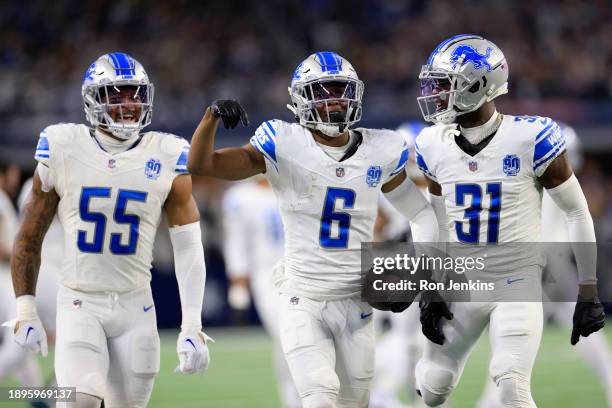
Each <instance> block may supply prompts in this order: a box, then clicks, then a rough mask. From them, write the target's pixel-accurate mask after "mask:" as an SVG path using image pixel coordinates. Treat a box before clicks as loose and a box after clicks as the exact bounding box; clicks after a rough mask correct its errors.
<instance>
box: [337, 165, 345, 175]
mask: <svg viewBox="0 0 612 408" xmlns="http://www.w3.org/2000/svg"><path fill="white" fill-rule="evenodd" d="M336 177H344V167H336Z"/></svg>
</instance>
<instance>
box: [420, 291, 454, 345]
mask: <svg viewBox="0 0 612 408" xmlns="http://www.w3.org/2000/svg"><path fill="white" fill-rule="evenodd" d="M419 308H420V309H421V329H422V330H423V334H424V335H425V337H427V338H428V339H429V340H430V341H431V342H432V343H436V344H440V345H442V344H444V340H446V339H445V338H444V333H442V326H441V325H440V320H441V319H442V318H443V317H445V318H446V319H447V320H452V318H453V314H452V313H451V311H450V310H449V308H448V305H447V304H446V301H445V300H444V299H442V296H440V294H439V293H438V292H437V291H435V290H427V291H425V292H421V300H420V301H419Z"/></svg>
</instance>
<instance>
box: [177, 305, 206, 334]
mask: <svg viewBox="0 0 612 408" xmlns="http://www.w3.org/2000/svg"><path fill="white" fill-rule="evenodd" d="M201 329H202V311H201V310H198V309H195V308H185V309H184V310H183V319H182V322H181V330H195V331H199V330H201Z"/></svg>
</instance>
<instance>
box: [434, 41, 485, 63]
mask: <svg viewBox="0 0 612 408" xmlns="http://www.w3.org/2000/svg"><path fill="white" fill-rule="evenodd" d="M463 37H475V38H482V37H480V36H478V35H474V34H458V35H454V36H452V37H450V38H447V39H446V40H444V41H442V42H441V43H440V44H439V45H438V46H437V47H436V49H435V50H433V52H432V53H431V55H430V56H429V59H428V60H427V65H431V63H432V62H433V60H434V58H435V57H436V55H438V53H439V52H440V51H441V50H442V48H444V47H445V46H446V45H447V44H448V43H450V42H451V41H454V40H456V39H458V38H463Z"/></svg>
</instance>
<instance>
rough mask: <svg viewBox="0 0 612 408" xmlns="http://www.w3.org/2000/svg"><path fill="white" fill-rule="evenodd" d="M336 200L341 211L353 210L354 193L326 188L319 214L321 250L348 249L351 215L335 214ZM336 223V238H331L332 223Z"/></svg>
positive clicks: (342, 189) (343, 189)
mask: <svg viewBox="0 0 612 408" xmlns="http://www.w3.org/2000/svg"><path fill="white" fill-rule="evenodd" d="M336 200H342V201H343V202H344V205H343V206H342V208H343V209H349V208H353V207H354V205H355V192H354V191H353V190H348V189H345V188H334V187H328V188H327V193H326V194H325V203H324V204H323V214H321V231H320V233H319V244H320V245H321V246H322V247H323V248H346V247H348V238H349V227H350V226H351V215H350V214H348V213H346V212H337V211H335V209H336ZM334 221H337V222H338V231H339V233H338V236H337V237H332V236H331V226H332V222H334Z"/></svg>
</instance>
